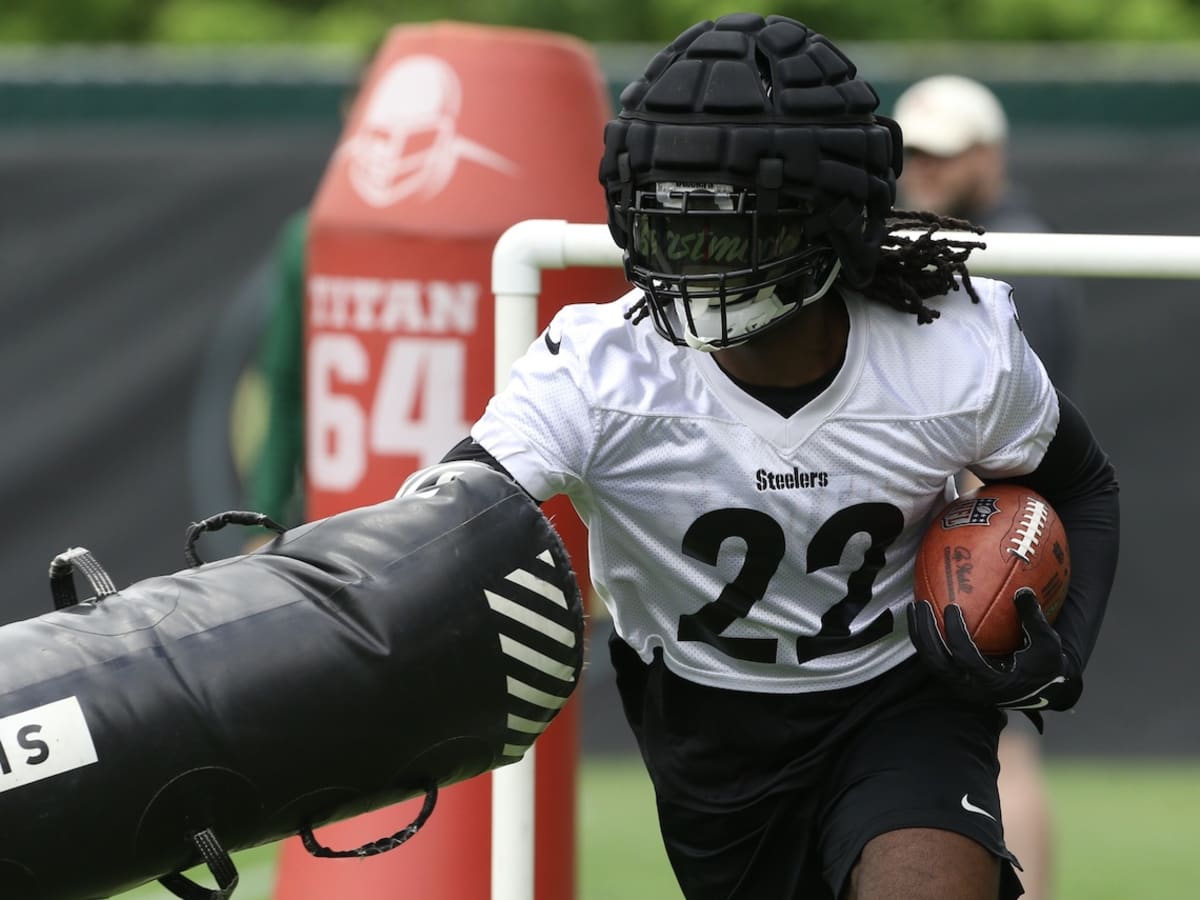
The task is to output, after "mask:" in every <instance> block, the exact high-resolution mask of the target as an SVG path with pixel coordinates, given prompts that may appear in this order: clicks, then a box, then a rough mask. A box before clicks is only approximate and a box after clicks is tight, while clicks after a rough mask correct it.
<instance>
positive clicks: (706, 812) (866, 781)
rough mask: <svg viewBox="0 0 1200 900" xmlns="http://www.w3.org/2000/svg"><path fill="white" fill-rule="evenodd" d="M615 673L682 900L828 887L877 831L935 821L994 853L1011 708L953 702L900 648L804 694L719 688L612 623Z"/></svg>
mask: <svg viewBox="0 0 1200 900" xmlns="http://www.w3.org/2000/svg"><path fill="white" fill-rule="evenodd" d="M610 652H611V655H612V660H613V666H614V667H615V668H616V672H617V687H618V689H619V691H620V693H621V700H622V703H623V704H624V707H625V716H626V718H627V719H628V720H629V723H630V725H631V727H632V728H633V731H634V735H635V736H636V738H637V742H638V746H639V747H640V749H641V753H642V758H643V760H644V761H645V763H646V768H647V770H648V771H649V773H650V779H651V781H652V782H653V784H654V789H655V797H656V802H657V806H658V816H659V826H660V828H661V831H662V836H663V843H664V844H665V846H666V851H667V857H668V859H669V860H670V861H671V865H672V867H673V868H674V870H675V876H676V878H677V879H678V881H679V884H680V887H681V888H682V889H683V892H684V895H685V896H686V897H687V898H688V900H791V898H805V900H821V898H824V900H832V898H836V897H838V896H839V895H840V893H841V890H842V887H843V885H844V884H845V882H846V879H847V877H848V876H849V874H850V870H851V868H852V867H853V866H854V864H855V862H856V861H857V860H858V857H859V854H860V853H861V852H862V849H863V847H864V846H865V845H866V843H867V842H868V841H869V840H871V838H873V837H876V836H877V835H880V834H883V833H885V832H888V831H894V830H896V829H898V828H941V829H945V830H948V831H954V832H958V833H960V834H963V835H966V836H967V837H970V838H971V839H973V840H975V841H976V842H978V843H979V844H981V845H982V846H983V847H985V848H987V849H988V850H989V851H990V852H991V853H992V854H994V855H995V856H997V857H998V858H999V859H1000V861H1001V869H1002V877H1001V892H1000V896H1001V898H1002V900H1011V898H1015V897H1018V896H1020V894H1021V893H1022V888H1021V883H1020V881H1019V879H1018V878H1017V875H1016V873H1015V871H1014V870H1013V863H1015V859H1014V858H1013V857H1012V855H1011V854H1010V853H1009V851H1008V849H1007V848H1006V847H1005V846H1004V832H1003V828H1002V826H1001V824H1000V799H999V794H998V792H997V789H996V776H997V774H998V772H999V764H998V762H997V760H996V740H997V737H998V736H999V733H1000V729H1001V728H1002V727H1003V725H1004V721H1005V716H1004V714H1003V713H1002V712H1000V711H999V710H993V709H987V708H980V707H977V706H971V705H968V704H964V703H962V702H960V701H959V700H958V699H957V698H955V697H954V696H953V695H952V694H950V693H949V692H948V691H947V690H946V689H945V688H943V687H942V686H941V685H940V684H938V683H937V682H935V681H934V680H933V679H931V678H929V677H928V676H927V675H926V674H925V672H924V670H923V669H921V667H920V665H919V663H918V662H917V661H916V660H915V659H914V660H909V661H907V662H905V663H903V664H901V665H900V666H897V667H896V668H895V669H893V670H892V671H890V672H888V673H886V674H885V675H883V676H880V677H878V678H875V679H873V680H872V681H869V682H867V683H865V684H861V685H856V686H854V687H850V688H845V689H843V690H838V691H826V692H821V693H811V694H764V693H753V692H741V691H728V690H718V689H715V688H710V687H704V686H702V685H697V684H695V683H693V682H690V681H686V680H684V679H683V678H680V677H679V676H677V675H674V674H673V673H671V672H670V671H669V670H668V669H667V667H666V666H665V665H664V664H663V662H662V658H661V656H658V655H656V657H655V660H654V662H653V663H651V664H650V665H648V666H647V665H646V664H645V663H643V662H642V661H641V659H640V658H639V657H638V656H637V654H636V653H634V652H633V650H632V649H631V648H630V647H629V646H628V645H627V644H625V643H624V642H623V641H621V640H620V639H619V638H617V637H616V636H615V635H614V636H613V638H612V639H611V640H610Z"/></svg>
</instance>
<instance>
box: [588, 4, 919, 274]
mask: <svg viewBox="0 0 1200 900" xmlns="http://www.w3.org/2000/svg"><path fill="white" fill-rule="evenodd" d="M878 105H879V97H878V95H877V94H876V93H875V90H874V89H873V88H872V87H871V86H870V84H868V83H867V82H866V81H863V80H862V79H860V78H858V77H857V74H856V69H855V66H854V64H853V63H852V62H851V61H850V60H849V59H847V58H846V56H845V55H844V54H843V53H842V52H841V51H840V50H838V49H837V47H835V46H834V45H833V44H832V43H831V42H830V41H829V40H828V39H827V38H825V37H824V36H823V35H820V34H817V33H816V32H814V31H812V30H810V29H809V28H807V27H806V26H804V25H802V24H801V23H800V22H797V21H795V20H794V19H789V18H786V17H784V16H768V17H767V18H765V19H764V18H763V17H761V16H758V15H755V14H751V13H739V14H734V15H728V16H723V17H721V18H719V19H717V20H716V21H715V22H713V21H705V22H700V23H698V24H696V25H693V26H692V27H691V28H689V29H688V30H687V31H685V32H684V33H683V34H681V35H680V36H679V37H678V38H676V39H675V40H674V41H673V42H672V43H671V44H670V45H669V46H668V47H667V48H666V49H664V50H663V51H662V52H660V53H659V54H658V55H656V56H655V57H654V58H653V59H652V60H651V61H650V64H649V65H648V66H647V67H646V71H645V74H644V75H643V76H642V77H641V78H639V79H637V80H635V81H634V82H632V83H631V84H630V85H629V86H628V87H626V88H625V90H624V91H623V92H622V94H621V112H620V115H619V117H618V118H616V119H614V120H612V121H610V122H609V123H608V124H607V126H606V127H605V131H604V156H603V158H602V159H601V163H600V182H601V183H602V184H603V185H604V189H605V194H606V199H607V203H608V226H609V230H610V231H611V233H612V236H613V239H614V240H615V241H616V243H617V245H618V246H620V247H622V248H627V246H628V242H629V235H630V221H631V220H630V215H631V214H630V208H631V206H632V200H633V195H634V192H635V191H637V190H639V189H645V188H648V187H650V186H652V185H653V184H654V183H657V182H663V181H692V182H720V183H726V184H731V185H734V186H737V187H739V188H742V189H745V190H748V191H754V192H755V193H756V194H757V195H758V206H759V209H760V210H762V209H764V208H765V209H770V208H771V207H772V206H774V205H775V204H778V205H779V206H781V207H786V206H789V205H796V204H800V205H805V206H809V205H811V207H812V209H813V211H812V213H811V214H810V215H809V216H808V220H807V222H806V226H805V231H806V232H807V233H808V235H809V237H810V238H812V239H821V238H824V239H825V240H827V241H828V242H829V243H830V244H831V245H832V246H833V248H834V250H835V251H836V252H837V254H838V257H839V259H840V260H841V263H842V270H843V272H844V276H845V277H846V278H847V280H848V281H849V282H850V283H851V284H853V285H862V284H865V283H866V282H867V281H869V280H870V278H871V275H872V273H873V271H874V268H875V261H876V259H877V256H878V253H879V245H880V243H881V241H882V240H883V236H884V233H885V230H886V225H885V220H886V218H887V215H888V214H889V212H890V211H891V208H892V204H893V203H894V202H895V197H896V178H897V176H898V175H899V174H900V168H901V159H902V154H901V137H900V129H899V127H898V126H897V125H896V123H895V122H893V121H892V120H890V119H887V118H885V117H883V116H879V115H876V114H875V109H876V108H877V107H878Z"/></svg>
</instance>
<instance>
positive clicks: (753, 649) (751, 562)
mask: <svg viewBox="0 0 1200 900" xmlns="http://www.w3.org/2000/svg"><path fill="white" fill-rule="evenodd" d="M903 528H904V516H903V514H901V512H900V510H899V509H897V508H896V507H895V506H892V505H891V504H890V503H857V504H855V505H853V506H848V507H846V508H845V509H843V510H840V511H838V512H836V513H834V514H833V515H832V516H831V517H830V518H829V519H828V520H827V521H826V522H825V523H824V524H823V525H821V527H820V528H818V529H817V530H816V532H815V533H814V534H813V536H812V539H811V540H810V541H809V544H808V556H807V560H806V566H805V569H806V571H807V572H808V573H809V574H812V573H813V572H817V571H819V570H821V569H825V568H829V567H831V566H836V565H838V564H839V563H840V562H841V559H842V554H843V553H844V552H845V550H846V547H847V545H848V544H849V543H850V540H851V538H853V537H854V536H855V535H856V534H859V533H865V534H867V536H868V537H870V539H871V543H870V545H869V546H868V547H867V550H866V552H865V553H864V554H863V561H862V563H861V565H859V567H858V568H857V569H855V570H854V571H853V572H851V573H850V576H849V578H847V580H846V592H845V594H844V596H843V597H842V598H841V599H840V600H839V601H837V602H836V603H834V604H833V606H831V607H830V608H829V609H828V610H826V611H825V613H824V614H823V615H822V616H821V629H820V631H818V632H817V633H816V634H811V635H803V634H802V635H798V636H797V637H796V655H797V657H798V661H799V662H800V663H804V662H807V661H808V660H811V659H815V658H816V657H819V656H828V655H831V654H835V653H845V652H847V651H849V650H854V649H857V648H859V647H863V646H866V645H867V644H870V643H872V642H874V641H877V640H879V639H880V638H882V637H884V636H885V635H888V634H890V633H891V631H892V625H893V622H892V612H891V610H884V611H883V612H882V613H881V614H880V615H879V616H877V617H876V618H875V619H873V620H871V622H870V623H869V624H868V625H867V627H866V628H864V629H862V630H861V631H859V632H858V633H857V634H853V635H852V634H851V633H850V626H851V624H852V623H853V622H854V620H855V618H857V616H858V615H859V613H861V612H862V611H863V609H864V607H866V605H867V604H868V603H870V601H871V592H872V588H873V587H874V585H875V578H876V576H878V574H879V572H880V570H881V569H882V568H883V566H884V563H885V562H886V559H887V557H886V551H887V548H888V546H890V545H891V543H892V542H893V541H894V540H895V539H896V538H897V537H898V536H899V535H900V532H901V531H902V530H903ZM730 538H741V539H742V541H744V542H745V545H746V555H745V558H744V559H743V561H742V566H741V569H740V571H739V572H738V574H737V576H736V577H735V578H734V579H733V581H731V582H730V583H729V584H727V585H725V587H724V589H723V590H722V591H721V593H720V595H719V596H718V597H717V598H716V599H715V600H713V601H712V602H710V603H706V604H705V605H704V606H702V607H701V608H700V609H699V610H697V611H696V612H694V613H688V614H687V615H684V616H681V617H680V619H679V628H678V631H677V633H676V637H677V639H678V640H681V641H702V642H704V643H706V644H710V645H712V646H713V647H716V648H717V649H718V650H720V651H721V652H722V653H725V654H726V655H727V656H731V657H733V658H734V659H740V660H745V661H747V662H759V663H773V662H775V661H776V659H777V654H778V651H779V647H778V639H777V638H766V637H728V636H725V635H724V634H723V632H724V631H725V630H726V629H727V628H728V627H729V626H730V625H732V624H733V623H734V622H736V621H737V620H738V619H742V618H745V617H746V616H747V615H749V613H750V610H751V608H752V607H753V606H754V604H755V603H757V602H758V601H760V600H761V599H762V598H763V597H764V596H765V595H766V593H767V587H768V585H769V584H770V581H771V578H772V577H773V576H774V575H775V572H776V570H777V569H778V568H779V564H780V562H782V561H783V557H784V553H785V552H786V551H787V538H786V535H785V534H784V531H783V528H782V527H780V525H779V523H778V522H776V521H775V520H774V519H773V518H771V517H770V516H769V515H767V514H766V513H764V512H761V511H759V510H754V509H738V508H726V509H717V510H713V511H712V512H708V513H705V514H704V515H702V516H701V517H700V518H698V519H697V520H696V521H695V522H693V523H692V525H691V527H690V528H688V530H687V532H686V533H685V534H684V536H683V553H684V555H685V556H687V557H690V558H691V559H695V560H698V561H700V562H702V563H704V564H706V565H710V566H715V565H716V564H717V557H718V555H719V554H720V551H721V545H722V544H724V543H725V541H727V540H729V539H730Z"/></svg>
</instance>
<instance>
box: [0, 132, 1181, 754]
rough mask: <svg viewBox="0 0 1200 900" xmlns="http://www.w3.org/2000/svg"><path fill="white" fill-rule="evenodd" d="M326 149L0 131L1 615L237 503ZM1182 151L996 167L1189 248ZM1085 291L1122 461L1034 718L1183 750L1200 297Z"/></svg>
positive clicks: (159, 136) (1090, 400) (42, 607)
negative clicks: (1115, 543) (68, 568)
mask: <svg viewBox="0 0 1200 900" xmlns="http://www.w3.org/2000/svg"><path fill="white" fill-rule="evenodd" d="M334 138H335V135H334V134H333V133H331V132H330V131H329V130H327V129H288V130H275V131H272V132H270V133H266V132H263V131H255V130H237V129H232V128H226V129H221V130H215V131H214V130H203V129H200V128H195V127H190V128H184V129H179V130H177V131H165V132H164V131H161V130H156V129H150V128H148V127H147V128H142V129H126V130H123V131H118V130H109V131H103V130H100V131H94V132H86V133H82V132H65V131H62V130H50V129H47V130H46V131H22V132H10V133H6V134H4V135H3V137H2V138H0V342H2V347H3V350H2V352H0V398H2V401H0V409H2V410H3V415H4V418H3V431H2V435H3V437H2V439H0V585H3V587H2V588H0V591H2V593H0V620H3V621H12V620H15V619H20V618H26V617H28V616H32V615H36V614H38V613H40V612H43V611H47V610H49V609H50V604H51V600H50V589H49V585H48V580H47V576H46V569H47V565H48V564H49V561H50V559H51V558H52V557H53V556H54V555H55V554H57V553H59V552H61V551H62V550H64V549H65V548H67V547H69V546H75V545H82V546H85V547H87V548H89V549H90V550H92V551H93V553H95V554H96V555H97V556H98V557H99V558H100V559H101V561H102V562H103V563H104V564H105V565H106V566H107V567H108V569H109V571H110V572H111V574H112V575H113V578H114V580H115V581H116V582H117V585H118V587H121V586H124V585H127V584H129V583H130V582H133V581H137V580H140V579H142V578H146V577H149V576H151V575H157V574H162V573H166V572H170V571H174V570H177V569H180V568H182V567H183V566H184V560H183V554H182V548H183V539H184V529H185V528H186V526H187V524H188V523H189V522H190V521H192V520H193V519H196V518H199V517H201V516H205V515H209V514H211V513H214V512H218V511H220V510H222V509H225V508H228V507H229V506H231V505H237V504H238V502H239V499H240V498H239V497H238V496H237V485H236V479H235V477H234V474H233V466H232V463H231V460H230V456H229V438H228V429H229V416H228V413H229V408H228V406H229V402H230V398H231V394H232V389H233V384H234V382H235V380H236V376H237V370H238V369H239V368H240V366H241V365H242V364H243V363H244V362H245V360H246V359H247V358H248V357H249V355H250V353H252V352H253V347H254V339H255V335H256V332H257V329H258V328H259V327H261V321H262V318H263V316H264V314H265V302H266V300H265V298H264V297H263V296H262V290H261V284H262V283H263V271H262V267H263V265H264V261H265V260H266V259H267V257H268V255H269V254H270V251H271V249H272V246H273V244H274V241H275V239H276V236H277V232H278V228H279V227H280V225H281V224H282V222H283V221H284V220H285V218H286V217H287V216H289V215H290V214H291V213H292V212H293V211H295V210H296V209H298V208H300V207H301V206H303V205H305V204H306V203H307V202H308V200H309V199H310V198H311V196H312V193H313V191H314V190H315V188H316V185H317V182H318V180H319V178H320V175H321V172H322V170H323V168H324V164H325V161H326V159H327V157H328V154H329V152H330V151H331V149H332V146H333V142H334ZM1193 146H1194V137H1192V138H1190V139H1189V138H1188V136H1183V135H1181V136H1178V137H1175V138H1173V137H1171V136H1170V135H1164V134H1158V135H1155V136H1153V137H1138V138H1131V137H1128V136H1121V137H1119V138H1116V137H1104V136H1095V135H1081V134H1075V135H1070V136H1064V137H1062V138H1059V139H1054V138H1051V137H1048V136H1044V135H1039V136H1036V137H1030V138H1026V139H1024V140H1023V142H1022V144H1021V146H1020V147H1019V148H1018V150H1017V152H1016V154H1015V157H1014V160H1013V162H1014V168H1015V172H1016V175H1017V178H1018V179H1019V180H1020V181H1021V182H1022V183H1023V184H1024V185H1025V186H1026V187H1028V188H1030V189H1031V190H1032V191H1033V192H1034V195H1035V196H1036V197H1037V198H1038V203H1037V205H1038V206H1039V207H1040V208H1041V209H1042V210H1043V211H1044V212H1047V213H1048V214H1049V215H1051V217H1052V218H1053V220H1054V222H1055V224H1056V226H1057V227H1058V228H1059V229H1060V230H1063V231H1080V232H1108V233H1138V232H1141V233H1174V234H1200V157H1197V156H1196V154H1195V153H1194V150H1193ZM1086 288H1087V298H1088V303H1087V312H1088V316H1087V321H1086V328H1085V331H1084V334H1083V335H1082V349H1083V356H1084V361H1083V370H1082V373H1081V384H1080V389H1079V390H1078V391H1077V392H1076V398H1075V399H1076V400H1077V402H1078V404H1079V405H1080V407H1081V408H1082V409H1083V411H1084V413H1085V415H1086V416H1087V417H1088V419H1089V421H1090V422H1091V424H1092V426H1093V428H1094V429H1095V431H1096V432H1097V434H1098V435H1099V437H1100V439H1101V441H1102V442H1103V443H1104V445H1105V447H1106V449H1107V450H1108V451H1109V453H1110V454H1111V456H1112V457H1113V460H1114V462H1115V463H1116V465H1117V469H1118V475H1119V477H1120V480H1121V486H1122V497H1123V517H1124V522H1123V531H1124V536H1125V537H1124V546H1123V549H1122V558H1121V563H1120V568H1119V573H1118V580H1117V588H1116V591H1115V593H1114V596H1113V600H1112V603H1111V605H1110V611H1109V616H1108V620H1107V622H1106V625H1105V628H1104V631H1103V633H1102V635H1101V638H1100V643H1099V646H1098V648H1097V650H1096V653H1095V655H1094V657H1093V662H1092V666H1091V668H1090V669H1089V672H1088V678H1087V690H1086V691H1085V694H1084V698H1083V701H1082V703H1081V705H1080V706H1079V708H1078V711H1077V713H1075V714H1073V715H1070V716H1055V717H1053V718H1052V720H1051V722H1050V724H1049V727H1048V729H1047V735H1046V742H1047V746H1048V747H1049V748H1050V749H1051V750H1052V751H1053V750H1060V751H1069V752H1072V753H1141V754H1159V753H1182V752H1192V753H1194V752H1197V751H1200V717H1197V716H1195V715H1194V714H1193V711H1192V710H1191V708H1190V704H1189V705H1188V706H1187V707H1184V706H1183V703H1184V702H1185V701H1187V699H1188V698H1189V697H1190V696H1191V694H1192V692H1193V688H1194V687H1195V686H1196V684H1197V679H1196V675H1195V669H1194V664H1193V659H1194V653H1193V644H1194V643H1195V642H1194V637H1193V636H1194V635H1195V634H1196V633H1197V631H1198V630H1200V606H1197V605H1196V604H1195V603H1193V602H1192V597H1191V589H1190V588H1189V587H1187V586H1186V583H1187V581H1188V579H1186V577H1185V578H1183V579H1181V578H1180V574H1181V573H1186V568H1185V567H1183V563H1184V562H1186V561H1187V560H1189V559H1191V558H1193V556H1194V555H1195V549H1194V548H1195V543H1196V540H1197V537H1200V528H1197V526H1196V525H1195V524H1194V523H1193V521H1192V519H1191V517H1190V512H1191V510H1194V509H1197V508H1200V485H1198V484H1197V482H1196V480H1195V479H1193V478H1190V477H1189V475H1188V469H1187V466H1188V464H1189V463H1190V457H1191V456H1192V455H1193V453H1194V451H1195V448H1196V447H1197V446H1200V403H1198V402H1197V400H1196V397H1195V389H1194V387H1193V386H1194V385H1195V383H1196V382H1197V371H1196V365H1197V362H1196V361H1197V355H1196V352H1195V345H1196V344H1197V342H1198V341H1200V302H1197V300H1196V296H1197V291H1198V290H1200V285H1197V283H1196V282H1185V281H1161V282H1159V281H1148V280H1143V281H1132V280H1100V279H1095V280H1089V281H1087V282H1086ZM931 327H936V324H935V325H934V326H931ZM220 549H221V550H224V551H225V552H232V551H231V550H229V546H228V545H225V546H224V547H222V548H220ZM202 555H204V556H205V557H206V558H212V557H214V556H216V555H220V553H219V552H217V550H215V549H214V548H213V547H212V546H209V549H208V550H207V552H204V551H203V548H202ZM1181 580H1182V581H1183V582H1184V584H1182V585H1181ZM591 646H592V661H591V667H590V668H589V670H588V675H587V679H586V681H585V691H586V693H587V694H588V695H590V698H591V699H590V700H588V699H585V703H587V704H588V705H587V708H586V711H585V715H584V719H585V723H586V724H585V726H584V740H585V746H586V747H589V748H591V749H595V750H604V749H621V750H624V749H630V748H631V747H632V744H631V743H626V742H622V741H623V738H624V735H625V726H624V725H623V724H618V725H614V726H612V727H609V726H608V724H607V723H608V721H609V720H612V719H615V718H617V717H619V712H618V711H617V708H616V706H615V701H614V699H613V697H614V693H613V691H612V689H611V684H610V681H611V678H610V676H609V673H608V666H607V660H606V654H605V651H604V646H603V642H602V641H596V640H593V641H592V642H591ZM612 734H616V735H618V736H620V737H618V738H617V740H616V742H615V743H614V741H613V738H612V737H611V735H612Z"/></svg>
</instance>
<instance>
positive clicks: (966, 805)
mask: <svg viewBox="0 0 1200 900" xmlns="http://www.w3.org/2000/svg"><path fill="white" fill-rule="evenodd" d="M962 808H963V809H965V810H966V811H967V812H973V813H978V814H979V815H981V816H987V817H988V818H989V819H991V820H992V821H993V822H995V821H996V817H995V816H993V815H992V814H991V813H990V812H988V811H987V810H986V809H981V808H980V807H978V806H976V805H975V804H974V803H972V802H971V801H970V800H968V799H967V795H966V794H963V795H962Z"/></svg>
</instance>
